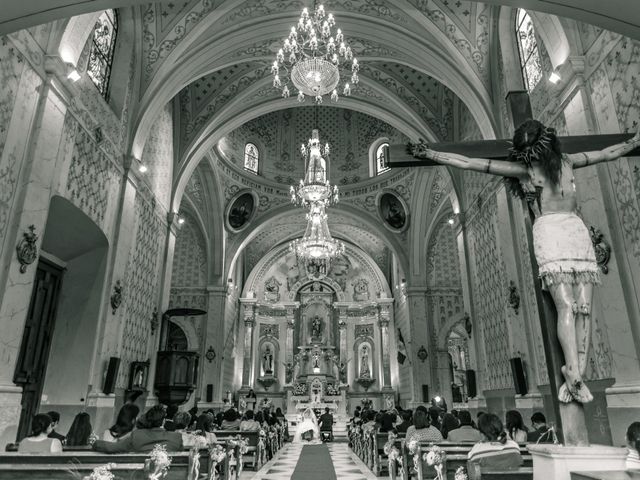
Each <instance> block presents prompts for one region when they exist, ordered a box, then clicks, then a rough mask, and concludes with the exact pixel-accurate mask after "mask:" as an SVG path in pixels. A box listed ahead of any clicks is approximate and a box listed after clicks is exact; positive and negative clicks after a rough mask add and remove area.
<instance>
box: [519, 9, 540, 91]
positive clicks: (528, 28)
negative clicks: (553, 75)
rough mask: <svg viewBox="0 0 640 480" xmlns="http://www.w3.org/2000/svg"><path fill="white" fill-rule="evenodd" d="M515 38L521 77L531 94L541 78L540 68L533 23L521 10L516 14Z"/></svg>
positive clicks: (524, 11)
mask: <svg viewBox="0 0 640 480" xmlns="http://www.w3.org/2000/svg"><path fill="white" fill-rule="evenodd" d="M516 38H517V41H518V52H519V53H520V66H521V68H522V77H523V78H524V83H525V85H526V87H527V90H528V91H529V92H531V91H532V90H533V89H534V88H535V86H536V85H537V84H538V82H539V81H540V79H541V78H542V67H541V65H540V52H539V51H538V42H537V40H536V32H535V29H534V28H533V22H532V21H531V17H530V16H529V14H528V13H527V11H526V10H523V9H521V8H519V9H518V11H517V14H516Z"/></svg>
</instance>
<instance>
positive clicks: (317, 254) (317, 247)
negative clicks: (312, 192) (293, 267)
mask: <svg viewBox="0 0 640 480" xmlns="http://www.w3.org/2000/svg"><path fill="white" fill-rule="evenodd" d="M324 208H325V207H324V204H323V203H322V202H314V203H312V204H311V207H310V209H309V213H307V229H306V230H305V232H304V236H303V237H302V238H298V239H296V240H293V241H292V242H291V243H290V244H289V250H290V251H291V252H293V253H295V255H296V257H297V258H298V259H299V260H302V261H303V262H304V263H305V265H307V266H308V265H309V264H314V263H315V264H324V266H325V267H328V265H329V263H330V262H331V260H333V259H334V258H336V257H338V256H340V255H342V254H343V253H344V243H342V242H341V241H339V240H336V239H334V238H333V237H332V236H331V232H330V231H329V224H328V223H327V214H326V213H325V211H324ZM327 270H328V268H327ZM325 272H326V270H325Z"/></svg>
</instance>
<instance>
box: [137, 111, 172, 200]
mask: <svg viewBox="0 0 640 480" xmlns="http://www.w3.org/2000/svg"><path fill="white" fill-rule="evenodd" d="M142 162H143V163H144V164H145V165H146V166H147V168H148V169H149V170H148V172H147V173H146V176H147V178H148V179H149V182H150V183H151V189H152V191H153V194H154V195H155V196H156V199H157V200H158V202H159V203H160V205H162V207H163V208H164V209H165V210H168V209H169V202H170V197H171V182H172V172H173V118H172V112H171V102H169V103H168V104H166V105H165V106H164V108H163V109H162V110H161V111H160V113H159V114H158V118H156V121H155V122H154V123H153V126H152V127H151V131H150V132H149V138H148V139H147V142H146V143H145V145H144V150H143V151H142Z"/></svg>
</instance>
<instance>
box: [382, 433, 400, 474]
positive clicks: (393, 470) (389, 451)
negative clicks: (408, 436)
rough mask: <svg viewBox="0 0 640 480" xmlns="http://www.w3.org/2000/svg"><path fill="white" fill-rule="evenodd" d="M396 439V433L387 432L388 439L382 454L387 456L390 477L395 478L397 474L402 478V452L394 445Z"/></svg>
mask: <svg viewBox="0 0 640 480" xmlns="http://www.w3.org/2000/svg"><path fill="white" fill-rule="evenodd" d="M397 440H398V435H396V434H395V433H393V432H389V439H388V440H387V443H385V444H384V454H385V455H386V456H387V461H388V462H389V476H390V477H391V478H396V477H397V476H399V477H400V478H404V465H403V461H402V453H401V452H400V450H399V449H398V447H396V441H397Z"/></svg>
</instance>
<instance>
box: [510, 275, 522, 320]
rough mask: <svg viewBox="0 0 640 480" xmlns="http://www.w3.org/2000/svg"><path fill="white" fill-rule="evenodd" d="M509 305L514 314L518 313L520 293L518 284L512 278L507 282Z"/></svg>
mask: <svg viewBox="0 0 640 480" xmlns="http://www.w3.org/2000/svg"><path fill="white" fill-rule="evenodd" d="M509 306H510V307H511V308H513V311H514V312H515V314H516V315H517V314H518V309H519V308H520V293H519V292H518V286H517V285H516V284H515V282H514V281H513V280H511V281H510V282H509Z"/></svg>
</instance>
